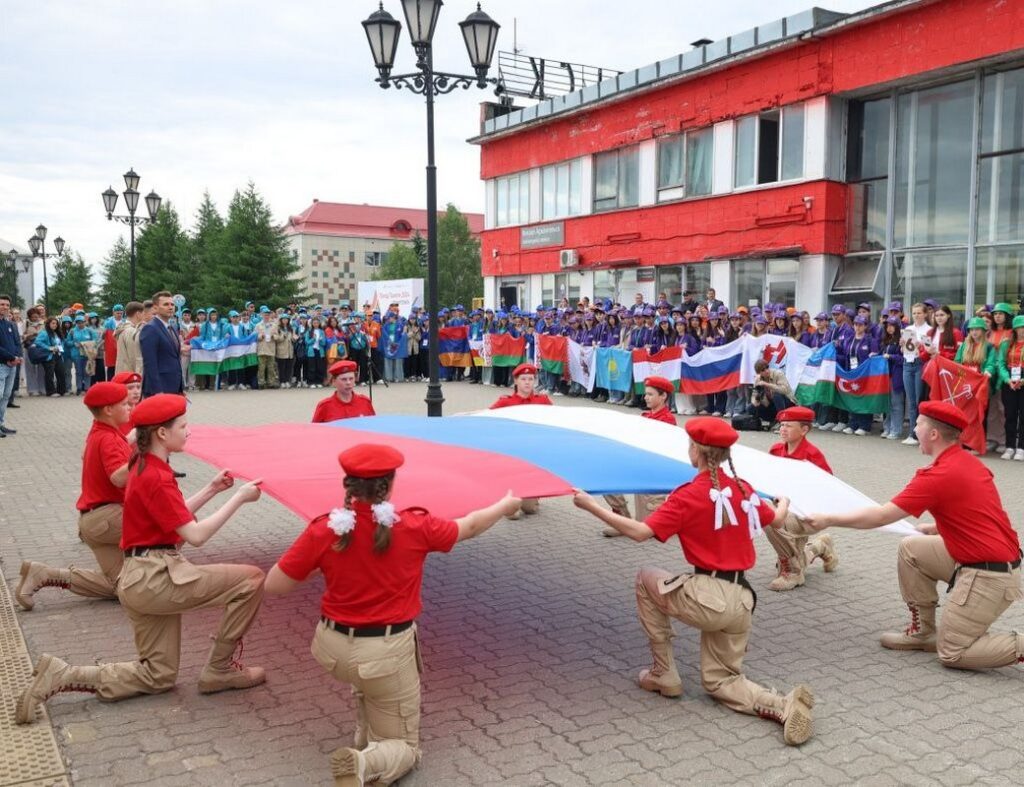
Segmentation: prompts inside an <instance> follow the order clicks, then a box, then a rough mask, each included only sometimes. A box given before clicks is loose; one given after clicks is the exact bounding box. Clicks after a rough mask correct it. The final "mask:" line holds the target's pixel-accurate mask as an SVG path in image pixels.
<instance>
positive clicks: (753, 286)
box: [732, 260, 765, 307]
mask: <svg viewBox="0 0 1024 787" xmlns="http://www.w3.org/2000/svg"><path fill="white" fill-rule="evenodd" d="M764 283H765V273H764V260H735V261H733V264H732V300H733V303H734V305H735V306H747V307H749V306H760V305H761V299H762V298H764Z"/></svg>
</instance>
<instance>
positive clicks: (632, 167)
mask: <svg viewBox="0 0 1024 787" xmlns="http://www.w3.org/2000/svg"><path fill="white" fill-rule="evenodd" d="M639 203H640V146H639V145H632V146H630V147H628V148H620V149H619V150H611V151H608V152H607V153H599V154H597V155H596V156H594V211H595V212H596V211H602V210H615V209H617V208H633V207H636V206H637V205H638V204H639Z"/></svg>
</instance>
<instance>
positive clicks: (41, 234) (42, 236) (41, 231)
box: [36, 224, 46, 240]
mask: <svg viewBox="0 0 1024 787" xmlns="http://www.w3.org/2000/svg"><path fill="white" fill-rule="evenodd" d="M36 237H37V238H39V240H46V227H44V226H43V225H42V224H40V225H39V226H38V227H36Z"/></svg>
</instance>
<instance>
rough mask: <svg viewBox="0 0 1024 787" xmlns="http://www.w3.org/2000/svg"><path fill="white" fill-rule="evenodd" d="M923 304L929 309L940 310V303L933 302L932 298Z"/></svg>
mask: <svg viewBox="0 0 1024 787" xmlns="http://www.w3.org/2000/svg"><path fill="white" fill-rule="evenodd" d="M923 303H924V305H925V306H927V307H928V308H929V309H938V308H939V304H938V302H937V301H935V300H933V299H932V298H928V299H926V300H924V301H923Z"/></svg>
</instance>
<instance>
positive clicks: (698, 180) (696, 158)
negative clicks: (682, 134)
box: [686, 127, 715, 197]
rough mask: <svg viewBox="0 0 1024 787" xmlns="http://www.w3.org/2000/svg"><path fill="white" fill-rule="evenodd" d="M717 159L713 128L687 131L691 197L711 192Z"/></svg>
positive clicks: (688, 191) (687, 189)
mask: <svg viewBox="0 0 1024 787" xmlns="http://www.w3.org/2000/svg"><path fill="white" fill-rule="evenodd" d="M714 160H715V134H714V129H713V128H710V127H709V128H703V129H701V130H700V131H688V132H686V193H687V195H689V196H691V197H695V196H700V195H702V194H710V193H711V169H712V165H713V163H714Z"/></svg>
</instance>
